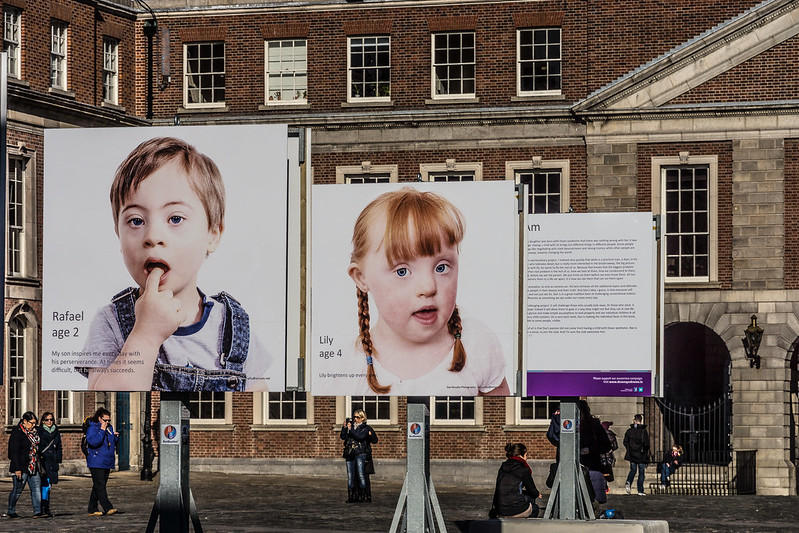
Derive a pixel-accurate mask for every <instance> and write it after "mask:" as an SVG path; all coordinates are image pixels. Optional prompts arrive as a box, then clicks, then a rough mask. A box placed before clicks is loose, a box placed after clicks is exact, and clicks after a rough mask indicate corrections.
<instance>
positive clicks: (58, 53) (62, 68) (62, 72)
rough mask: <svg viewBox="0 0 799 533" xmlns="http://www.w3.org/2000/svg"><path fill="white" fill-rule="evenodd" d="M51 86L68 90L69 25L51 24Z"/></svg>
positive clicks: (56, 22) (57, 22) (61, 23)
mask: <svg viewBox="0 0 799 533" xmlns="http://www.w3.org/2000/svg"><path fill="white" fill-rule="evenodd" d="M50 86H51V87H55V88H56V89H63V90H65V91H66V90H67V23H66V22H61V21H59V20H56V21H53V22H52V24H50Z"/></svg>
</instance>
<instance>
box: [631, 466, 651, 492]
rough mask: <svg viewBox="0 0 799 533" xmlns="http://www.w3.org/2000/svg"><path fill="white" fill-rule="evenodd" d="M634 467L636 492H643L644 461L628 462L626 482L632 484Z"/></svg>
mask: <svg viewBox="0 0 799 533" xmlns="http://www.w3.org/2000/svg"><path fill="white" fill-rule="evenodd" d="M636 469H637V470H638V493H639V494H642V493H643V492H644V471H645V470H646V463H633V462H630V473H629V474H627V484H628V485H632V484H633V478H634V477H635V471H636Z"/></svg>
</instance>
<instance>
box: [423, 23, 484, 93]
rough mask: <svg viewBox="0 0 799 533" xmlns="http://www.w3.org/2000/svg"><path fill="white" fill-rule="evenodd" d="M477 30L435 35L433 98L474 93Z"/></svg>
mask: <svg viewBox="0 0 799 533" xmlns="http://www.w3.org/2000/svg"><path fill="white" fill-rule="evenodd" d="M474 71H475V48H474V32H462V33H436V34H434V35H433V76H432V79H433V98H447V97H474V95H475V83H474Z"/></svg>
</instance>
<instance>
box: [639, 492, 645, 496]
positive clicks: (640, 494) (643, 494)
mask: <svg viewBox="0 0 799 533" xmlns="http://www.w3.org/2000/svg"><path fill="white" fill-rule="evenodd" d="M638 495H639V496H646V492H639V493H638Z"/></svg>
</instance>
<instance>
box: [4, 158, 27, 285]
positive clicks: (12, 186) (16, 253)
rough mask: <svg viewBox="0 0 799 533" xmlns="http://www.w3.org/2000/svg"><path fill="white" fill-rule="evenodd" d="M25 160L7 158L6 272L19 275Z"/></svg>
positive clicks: (22, 271)
mask: <svg viewBox="0 0 799 533" xmlns="http://www.w3.org/2000/svg"><path fill="white" fill-rule="evenodd" d="M24 255H25V162H24V161H23V160H22V159H20V158H16V157H9V158H8V273H9V274H10V275H12V276H21V275H22V274H23V273H24V268H23V265H24V261H25V257H24Z"/></svg>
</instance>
